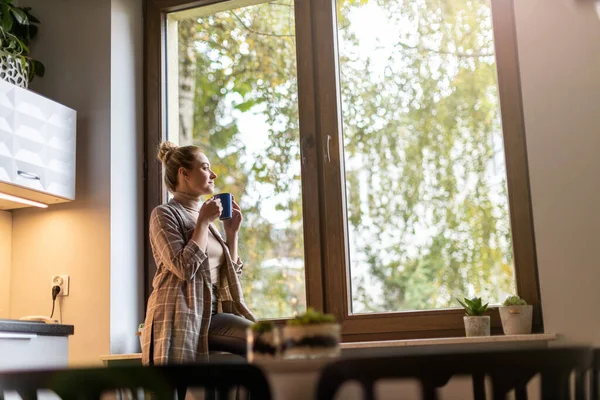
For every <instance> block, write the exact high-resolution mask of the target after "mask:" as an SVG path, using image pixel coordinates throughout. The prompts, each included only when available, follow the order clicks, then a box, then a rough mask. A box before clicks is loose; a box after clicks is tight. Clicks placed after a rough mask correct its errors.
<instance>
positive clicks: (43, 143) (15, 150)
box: [0, 81, 76, 200]
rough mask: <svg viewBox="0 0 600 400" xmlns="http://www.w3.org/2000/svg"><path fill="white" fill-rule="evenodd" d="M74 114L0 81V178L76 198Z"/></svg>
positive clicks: (72, 111)
mask: <svg viewBox="0 0 600 400" xmlns="http://www.w3.org/2000/svg"><path fill="white" fill-rule="evenodd" d="M75 131H76V113H75V111H74V110H71V109H70V108H68V107H65V106H63V105H61V104H59V103H56V102H54V101H52V100H49V99H47V98H45V97H43V96H40V95H38V94H36V93H34V92H31V91H29V90H25V89H22V88H19V87H16V86H14V85H11V84H9V83H7V82H4V81H0V181H3V182H7V183H11V184H14V185H18V186H22V187H25V188H29V189H32V190H36V191H39V192H43V193H47V194H50V195H53V196H57V197H61V198H64V199H70V200H72V199H74V198H75Z"/></svg>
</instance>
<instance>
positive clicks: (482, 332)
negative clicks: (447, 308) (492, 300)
mask: <svg viewBox="0 0 600 400" xmlns="http://www.w3.org/2000/svg"><path fill="white" fill-rule="evenodd" d="M463 319H464V321H465V333H466V335H467V337H472V336H490V317H489V316H487V315H483V316H480V317H463Z"/></svg>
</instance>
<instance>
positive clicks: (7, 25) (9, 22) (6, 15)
mask: <svg viewBox="0 0 600 400" xmlns="http://www.w3.org/2000/svg"><path fill="white" fill-rule="evenodd" d="M12 26H13V19H12V17H11V16H10V8H9V6H7V5H3V6H2V29H4V31H5V32H10V30H11V29H12Z"/></svg>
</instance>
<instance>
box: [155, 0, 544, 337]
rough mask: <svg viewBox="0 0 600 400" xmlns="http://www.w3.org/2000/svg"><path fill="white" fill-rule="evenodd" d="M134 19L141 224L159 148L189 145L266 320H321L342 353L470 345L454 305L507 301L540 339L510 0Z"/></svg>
mask: <svg viewBox="0 0 600 400" xmlns="http://www.w3.org/2000/svg"><path fill="white" fill-rule="evenodd" d="M192 5H193V6H192ZM146 12H147V16H146V17H147V19H146V21H147V22H146V23H147V39H146V40H147V41H146V54H147V92H146V97H147V100H146V101H147V104H146V106H147V146H146V152H147V191H146V195H147V210H146V212H147V215H148V214H149V212H150V211H151V209H152V208H153V207H154V206H156V205H157V204H159V203H160V202H162V201H164V199H165V191H164V189H163V188H162V185H161V171H160V164H158V163H157V162H155V161H154V160H153V157H154V152H153V151H154V148H155V147H156V144H157V143H158V142H159V141H160V140H163V139H164V138H168V139H169V140H171V141H174V142H179V143H180V144H189V143H193V144H197V145H200V146H201V147H202V148H203V149H204V150H205V152H206V154H207V155H208V157H209V159H211V160H214V161H213V164H214V165H215V167H216V168H218V169H217V170H216V172H217V174H219V175H220V178H219V180H218V184H220V185H221V186H220V187H218V190H219V191H231V192H233V193H234V194H235V195H236V196H237V197H238V199H239V200H240V202H241V205H242V208H243V210H244V212H245V223H244V231H243V232H242V235H241V239H242V240H241V243H240V245H241V246H242V248H241V252H242V255H243V258H244V260H245V262H246V264H247V265H248V268H247V270H246V276H245V277H244V279H243V282H242V284H243V286H244V291H245V295H246V300H247V302H248V303H249V304H250V306H251V308H252V309H253V310H254V311H255V312H256V313H257V315H259V317H261V318H287V317H290V316H292V315H294V314H295V313H297V312H302V311H303V310H304V309H305V307H306V306H313V307H315V308H317V309H323V310H325V311H327V312H331V313H334V314H336V316H337V317H338V319H340V320H341V321H342V322H343V334H344V340H372V339H392V338H414V337H435V336H452V335H462V334H463V328H462V318H460V315H461V313H462V312H461V311H460V310H459V309H457V308H456V307H455V305H456V302H455V297H459V296H463V295H465V296H474V295H478V296H483V297H484V298H485V299H487V300H489V301H490V303H491V304H498V303H500V302H501V301H502V300H503V299H504V297H505V296H507V295H508V294H512V293H514V292H515V291H516V292H517V293H518V294H519V295H521V296H522V297H524V298H525V299H526V300H527V301H528V302H529V303H530V304H534V305H536V306H537V307H536V309H537V315H535V317H534V325H535V329H537V330H540V329H542V323H541V313H540V312H539V305H540V298H539V287H538V283H537V267H536V260H535V247H534V238H533V230H532V219H531V218H532V217H531V208H530V195H529V187H528V175H527V163H526V153H525V142H524V131H523V119H522V110H521V99H520V86H519V76H518V59H517V52H516V40H515V30H514V16H513V11H512V2H511V1H504V0H502V1H500V0H492V4H490V0H471V1H464V0H452V1H443V2H442V1H429V0H427V1H426V0H414V1H395V0H337V1H334V0H331V1H330V0H310V1H296V2H294V1H293V0H274V1H269V2H265V1H257V0H241V1H240V0H236V1H227V2H221V1H215V2H210V4H208V3H207V5H201V6H198V5H197V2H195V3H193V4H192V2H191V1H189V0H168V1H165V0H163V1H160V2H159V1H154V0H150V1H149V2H148V7H147V11H146ZM492 21H493V24H492ZM501 110H502V112H500V111H501ZM147 254H148V256H147V257H148V260H147V261H148V264H149V265H151V264H152V258H151V253H150V252H149V251H148V253H147ZM152 275H153V270H152V268H149V269H148V277H147V280H151V278H152ZM148 294H149V293H148ZM492 326H493V327H496V328H497V329H498V328H499V327H500V323H499V320H498V318H497V317H494V316H493V319H492Z"/></svg>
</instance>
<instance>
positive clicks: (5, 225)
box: [0, 211, 12, 318]
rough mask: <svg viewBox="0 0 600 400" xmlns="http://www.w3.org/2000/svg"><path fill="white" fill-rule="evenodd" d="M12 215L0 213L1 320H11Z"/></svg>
mask: <svg viewBox="0 0 600 400" xmlns="http://www.w3.org/2000/svg"><path fill="white" fill-rule="evenodd" d="M11 255H12V214H11V213H10V212H8V211H0V318H9V308H10V307H9V304H10V266H11Z"/></svg>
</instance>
